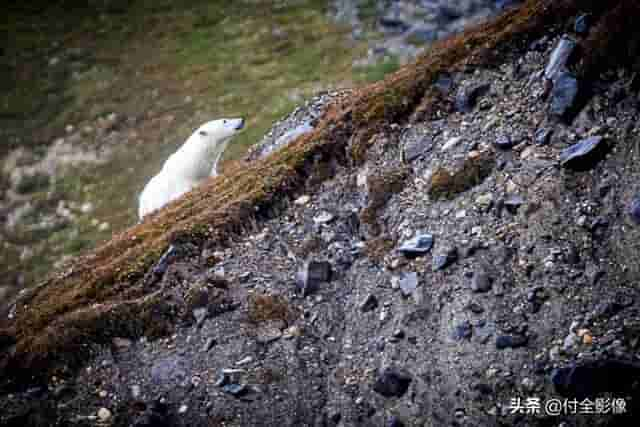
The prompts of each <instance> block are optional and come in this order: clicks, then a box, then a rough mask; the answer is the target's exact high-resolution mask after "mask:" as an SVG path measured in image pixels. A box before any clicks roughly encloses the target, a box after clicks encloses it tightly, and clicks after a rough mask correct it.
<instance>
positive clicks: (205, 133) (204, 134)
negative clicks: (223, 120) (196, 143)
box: [198, 130, 209, 136]
mask: <svg viewBox="0 0 640 427" xmlns="http://www.w3.org/2000/svg"><path fill="white" fill-rule="evenodd" d="M198 133H199V134H200V136H207V135H209V134H208V133H207V132H205V131H203V130H201V131H200V132H198Z"/></svg>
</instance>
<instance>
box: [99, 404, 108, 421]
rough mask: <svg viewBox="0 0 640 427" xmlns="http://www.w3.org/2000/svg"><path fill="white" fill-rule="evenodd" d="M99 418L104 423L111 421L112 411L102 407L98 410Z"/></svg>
mask: <svg viewBox="0 0 640 427" xmlns="http://www.w3.org/2000/svg"><path fill="white" fill-rule="evenodd" d="M98 418H99V419H100V421H102V422H103V423H104V422H107V421H109V419H110V418H111V411H110V410H108V409H107V408H100V409H99V410H98Z"/></svg>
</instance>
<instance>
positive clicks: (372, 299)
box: [360, 294, 378, 313]
mask: <svg viewBox="0 0 640 427" xmlns="http://www.w3.org/2000/svg"><path fill="white" fill-rule="evenodd" d="M377 307H378V298H376V296H375V295H373V294H369V295H367V297H366V298H365V299H364V301H362V303H360V311H361V312H363V313H366V312H368V311H371V310H375V309H376V308H377Z"/></svg>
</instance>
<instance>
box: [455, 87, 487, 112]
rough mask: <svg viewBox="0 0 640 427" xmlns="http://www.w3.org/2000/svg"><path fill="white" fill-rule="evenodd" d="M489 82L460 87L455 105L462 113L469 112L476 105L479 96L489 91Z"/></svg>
mask: <svg viewBox="0 0 640 427" xmlns="http://www.w3.org/2000/svg"><path fill="white" fill-rule="evenodd" d="M490 88H491V85H490V84H489V83H478V84H473V85H468V86H464V87H462V88H460V90H458V93H457V94H456V99H455V107H456V110H457V111H459V112H461V113H469V112H471V111H472V110H473V107H474V106H475V105H476V102H477V100H478V98H480V97H481V96H483V95H484V94H486V93H487V92H489V89H490Z"/></svg>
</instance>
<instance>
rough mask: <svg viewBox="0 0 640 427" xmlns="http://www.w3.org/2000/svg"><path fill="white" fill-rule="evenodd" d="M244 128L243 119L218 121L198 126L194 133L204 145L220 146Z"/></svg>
mask: <svg viewBox="0 0 640 427" xmlns="http://www.w3.org/2000/svg"><path fill="white" fill-rule="evenodd" d="M243 127H244V119H243V118H238V119H218V120H212V121H210V122H207V123H205V124H203V125H202V126H200V127H199V128H198V130H196V131H195V132H194V135H198V136H199V137H200V138H201V139H202V140H203V142H204V143H205V144H220V143H222V142H224V141H228V140H229V139H231V137H232V136H234V135H235V134H236V133H238V132H239V131H240V130H242V128H243Z"/></svg>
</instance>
